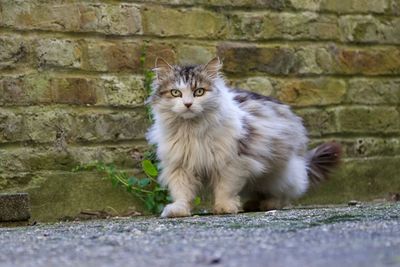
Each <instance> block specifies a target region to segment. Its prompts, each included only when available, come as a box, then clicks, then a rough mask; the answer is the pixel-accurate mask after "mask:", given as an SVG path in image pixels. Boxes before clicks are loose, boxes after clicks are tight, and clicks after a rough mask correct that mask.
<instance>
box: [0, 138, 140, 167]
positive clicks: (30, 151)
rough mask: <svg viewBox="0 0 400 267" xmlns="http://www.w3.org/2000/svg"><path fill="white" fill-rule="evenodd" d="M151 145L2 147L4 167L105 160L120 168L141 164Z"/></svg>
mask: <svg viewBox="0 0 400 267" xmlns="http://www.w3.org/2000/svg"><path fill="white" fill-rule="evenodd" d="M145 149H147V145H145V144H135V143H133V144H130V145H104V146H96V147H87V146H80V147H76V146H69V145H67V144H66V145H65V147H57V146H48V147H46V146H43V147H35V148H33V147H19V148H12V149H4V150H2V151H0V155H1V158H2V160H1V162H0V171H1V172H2V173H12V172H35V171H51V170H53V171H57V170H62V171H71V170H72V169H73V168H74V167H76V166H78V165H80V164H86V163H91V162H94V161H101V162H104V163H106V164H114V165H115V166H117V167H119V168H133V167H137V168H140V166H139V165H140V162H139V161H138V160H139V159H138V158H137V157H138V155H142V154H143V152H144V151H145Z"/></svg>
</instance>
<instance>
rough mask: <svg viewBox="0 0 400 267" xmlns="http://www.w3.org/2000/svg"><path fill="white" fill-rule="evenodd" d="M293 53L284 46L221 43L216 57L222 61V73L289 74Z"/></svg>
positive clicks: (293, 63) (292, 50)
mask: <svg viewBox="0 0 400 267" xmlns="http://www.w3.org/2000/svg"><path fill="white" fill-rule="evenodd" d="M294 53H295V51H294V49H293V48H291V47H286V46H265V47H257V46H255V45H247V44H245V45H243V44H236V43H222V44H220V45H219V46H218V56H219V57H220V58H222V59H223V60H224V71H226V72H228V73H241V74H242V75H243V74H246V73H250V72H254V71H258V72H266V73H270V74H289V73H291V72H292V70H293V68H294V67H295V63H296V61H295V55H294Z"/></svg>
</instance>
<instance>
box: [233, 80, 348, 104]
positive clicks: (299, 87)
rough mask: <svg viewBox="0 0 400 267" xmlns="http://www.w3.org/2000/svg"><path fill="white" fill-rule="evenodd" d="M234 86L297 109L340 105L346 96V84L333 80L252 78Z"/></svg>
mask: <svg viewBox="0 0 400 267" xmlns="http://www.w3.org/2000/svg"><path fill="white" fill-rule="evenodd" d="M232 86H234V87H239V88H243V89H247V90H250V91H253V92H257V93H261V94H263V95H270V96H273V97H276V98H278V99H279V100H281V101H282V102H284V103H286V104H288V105H290V106H295V107H306V106H320V105H330V104H340V103H342V102H344V101H345V95H346V82H345V81H344V80H342V79H333V78H316V79H293V78H282V79H281V78H272V77H269V78H266V77H250V78H246V79H240V80H233V82H232Z"/></svg>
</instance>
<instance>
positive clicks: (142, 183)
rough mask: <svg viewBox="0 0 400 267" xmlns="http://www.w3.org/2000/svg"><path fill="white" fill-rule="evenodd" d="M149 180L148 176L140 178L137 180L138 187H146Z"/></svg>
mask: <svg viewBox="0 0 400 267" xmlns="http://www.w3.org/2000/svg"><path fill="white" fill-rule="evenodd" d="M150 182H151V180H150V179H149V178H142V179H140V180H138V185H139V186H140V187H146V186H148V185H149V184H150Z"/></svg>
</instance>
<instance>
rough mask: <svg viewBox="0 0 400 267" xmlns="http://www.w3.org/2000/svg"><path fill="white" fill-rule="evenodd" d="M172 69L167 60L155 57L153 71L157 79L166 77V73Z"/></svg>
mask: <svg viewBox="0 0 400 267" xmlns="http://www.w3.org/2000/svg"><path fill="white" fill-rule="evenodd" d="M172 70H173V68H172V66H171V65H170V64H168V62H167V61H165V60H164V59H162V58H160V57H158V58H156V62H155V64H154V68H153V71H154V73H155V74H156V77H157V79H163V78H165V77H167V76H168V74H169V73H171V72H172Z"/></svg>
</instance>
